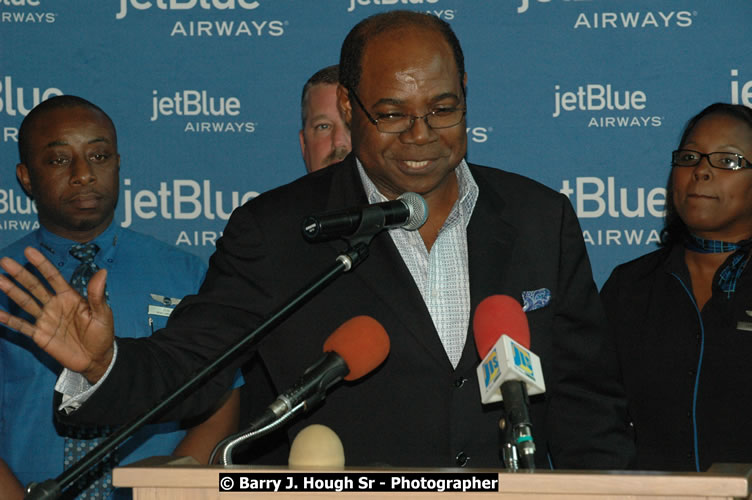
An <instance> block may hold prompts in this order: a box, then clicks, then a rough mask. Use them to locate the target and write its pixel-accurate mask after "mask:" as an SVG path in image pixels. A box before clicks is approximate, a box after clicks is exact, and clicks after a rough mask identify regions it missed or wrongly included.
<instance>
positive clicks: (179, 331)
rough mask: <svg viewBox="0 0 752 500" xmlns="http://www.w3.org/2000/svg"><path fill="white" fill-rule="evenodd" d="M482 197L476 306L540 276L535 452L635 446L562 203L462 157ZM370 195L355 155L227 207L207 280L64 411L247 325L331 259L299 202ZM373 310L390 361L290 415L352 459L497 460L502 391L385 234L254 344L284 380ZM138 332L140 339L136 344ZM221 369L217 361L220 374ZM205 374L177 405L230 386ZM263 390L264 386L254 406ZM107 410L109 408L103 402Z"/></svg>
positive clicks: (560, 456)
mask: <svg viewBox="0 0 752 500" xmlns="http://www.w3.org/2000/svg"><path fill="white" fill-rule="evenodd" d="M471 172H472V175H473V177H474V178H475V180H476V182H477V184H478V186H479V198H478V201H477V204H476V207H475V210H474V212H473V215H472V219H471V222H470V224H469V227H468V251H469V268H470V288H471V301H472V307H473V310H474V309H475V307H476V306H477V304H478V303H479V302H480V301H481V300H482V299H484V298H485V297H487V296H489V295H493V294H508V295H511V296H512V297H515V298H518V299H519V298H520V296H521V293H522V292H523V291H525V290H535V289H539V288H548V289H549V290H551V295H552V299H551V302H550V303H549V305H548V306H547V307H544V308H541V309H539V310H536V311H533V312H530V313H528V319H529V323H530V328H531V350H532V351H533V352H535V353H536V354H538V355H539V356H540V358H541V360H542V364H543V373H544V376H545V380H546V384H547V393H546V394H545V395H542V396H534V397H532V398H531V399H532V401H531V406H532V408H531V412H532V419H533V425H534V428H533V433H534V437H535V441H536V445H537V447H538V452H537V454H536V457H537V462H538V464H539V465H540V466H543V465H545V466H547V465H548V457H547V454H550V459H551V460H552V461H553V463H554V465H555V466H557V467H559V468H561V467H567V468H575V467H577V468H581V467H596V468H597V467H600V468H621V467H625V466H626V465H627V463H628V460H629V459H630V456H631V453H632V445H631V442H630V440H629V439H628V436H627V433H626V418H625V417H624V404H623V399H622V397H621V396H622V393H621V388H620V386H619V385H618V384H617V383H616V382H615V381H616V374H615V373H614V370H613V368H614V367H615V366H616V364H615V363H611V360H612V359H613V356H614V351H613V349H612V348H611V346H610V345H608V344H606V337H605V335H604V328H605V326H604V325H605V319H604V315H603V312H602V309H601V305H600V302H599V298H598V294H597V291H596V287H595V285H594V283H593V280H592V277H591V271H590V265H589V261H588V258H587V254H586V251H585V245H584V242H583V239H582V235H581V231H580V228H579V225H578V223H577V219H576V217H575V214H574V212H573V210H572V208H571V206H570V204H569V201H568V200H567V199H566V198H565V197H564V196H562V195H560V194H557V193H555V192H553V191H551V190H550V189H548V188H546V187H544V186H542V185H540V184H538V183H536V182H534V181H531V180H529V179H527V178H524V177H522V176H518V175H515V174H510V173H506V172H503V171H500V170H497V169H490V168H486V167H479V166H471ZM365 203H367V201H366V198H365V194H364V191H363V188H362V185H361V182H360V179H359V177H358V173H357V169H356V167H355V162H354V158H353V157H352V156H350V157H348V158H347V159H346V160H345V161H344V162H342V163H340V164H338V165H335V166H332V167H329V168H327V169H324V170H322V171H320V172H316V173H314V174H311V175H308V176H305V177H303V178H301V179H299V180H297V181H295V182H293V183H291V184H288V185H286V186H282V187H280V188H278V189H275V190H273V191H270V192H268V193H265V194H262V195H261V196H259V197H258V198H256V199H255V200H253V201H251V202H249V203H247V204H246V205H244V206H243V207H240V208H239V209H237V210H236V211H235V213H234V214H233V215H232V217H231V220H230V222H229V224H228V226H227V228H226V230H225V232H224V235H223V237H222V239H221V240H219V241H218V243H217V252H216V253H215V254H214V255H213V256H212V258H211V261H210V269H209V272H208V274H207V278H206V281H205V282H204V284H203V285H202V287H201V291H200V293H199V294H198V295H197V296H194V297H191V298H188V299H185V300H183V302H182V303H181V304H180V307H179V308H178V309H177V310H176V311H175V313H173V316H172V317H171V318H170V322H169V325H168V327H167V328H166V329H165V330H163V331H162V332H161V333H158V334H157V335H155V336H152V337H151V338H150V339H148V340H146V341H140V342H133V341H131V340H128V339H119V340H118V345H119V353H118V360H117V363H116V364H115V366H114V369H113V371H112V373H111V374H110V376H109V378H108V379H107V381H106V382H105V384H104V385H103V387H102V388H101V389H100V390H99V391H98V392H97V393H96V394H95V396H94V397H93V398H92V399H91V400H90V401H89V402H88V403H87V404H85V405H84V406H83V407H82V408H81V409H80V410H78V411H77V412H75V413H73V414H72V416H73V418H75V419H76V420H79V421H87V420H102V419H105V420H113V419H118V420H121V419H123V418H126V417H127V416H128V415H129V414H133V412H134V411H135V409H136V408H141V407H143V406H145V405H146V404H147V402H149V401H152V400H154V399H155V398H156V397H157V396H158V395H159V394H161V393H162V392H163V391H164V389H165V388H166V387H170V386H174V385H176V384H177V383H178V382H179V381H180V379H182V378H184V376H185V374H186V373H187V372H189V371H190V370H192V369H195V368H196V367H197V366H199V365H201V364H202V363H205V362H206V360H207V359H210V358H212V357H213V356H215V355H216V353H217V352H218V350H219V349H221V348H223V347H224V346H225V345H226V344H227V343H228V342H230V341H231V340H233V339H235V338H237V337H238V336H239V335H240V333H241V332H243V331H246V330H247V329H248V328H249V327H252V326H255V325H257V324H259V322H260V320H261V319H262V318H263V317H264V316H265V315H267V314H268V313H269V312H270V311H272V310H275V309H276V308H278V307H280V306H281V305H282V304H284V303H285V301H286V299H287V298H288V297H290V296H291V295H292V294H293V292H295V291H297V290H298V289H299V288H301V286H302V285H303V284H305V283H307V282H309V281H310V280H312V279H313V278H314V277H315V276H317V275H319V274H320V273H321V272H322V271H323V270H325V269H328V268H330V267H331V266H332V265H333V263H334V259H335V257H336V256H337V255H338V253H339V252H340V251H341V250H342V249H343V248H344V244H343V242H341V241H337V242H327V243H318V244H309V243H307V242H305V241H304V240H303V238H302V236H301V229H300V227H301V221H302V219H303V217H304V216H306V215H309V214H312V213H319V212H323V211H326V210H331V209H338V208H344V207H350V206H357V205H362V204H365ZM363 314H365V315H369V316H372V317H374V318H375V319H377V320H378V321H379V322H381V323H382V324H383V325H384V327H385V329H386V331H387V333H388V334H389V336H390V340H391V351H390V354H389V357H388V358H387V360H386V362H385V363H384V364H383V365H382V366H381V367H379V368H378V369H377V370H375V371H374V372H372V373H371V374H370V375H368V376H366V377H365V378H364V379H361V380H358V381H355V382H352V383H345V384H343V385H342V386H340V387H338V388H336V389H335V390H333V391H331V392H330V394H329V395H328V396H327V398H326V401H325V402H324V404H323V405H322V406H320V407H319V408H317V409H316V410H315V411H313V412H312V413H309V414H308V415H307V416H306V418H304V419H302V420H301V421H299V422H298V423H297V424H296V425H295V426H294V428H293V429H292V430H291V433H290V434H291V435H294V433H295V432H297V431H298V430H299V429H300V428H302V427H303V426H305V425H308V424H311V423H322V424H325V425H328V426H329V427H331V428H332V429H333V430H334V431H335V432H336V433H337V434H338V435H339V436H340V438H341V439H342V441H343V444H344V449H345V454H346V459H347V463H348V464H349V465H367V464H374V463H383V464H390V465H394V466H456V465H464V464H466V465H468V466H473V467H501V466H502V464H501V461H500V459H499V442H498V434H499V431H498V420H499V417H500V416H501V415H502V409H503V405H502V404H500V403H497V404H495V405H490V406H484V405H481V403H480V395H479V389H478V381H477V377H476V374H475V368H476V366H477V365H478V363H479V360H480V359H479V356H478V354H477V352H476V348H475V344H474V341H473V335H472V332H471V331H469V333H468V337H467V343H466V346H465V350H464V353H463V355H462V358H461V360H460V362H459V365H458V366H457V368H456V369H453V368H452V365H451V363H450V362H449V360H448V358H447V356H446V354H445V352H444V348H443V346H442V344H441V341H440V340H439V337H438V335H437V333H436V330H435V328H434V325H433V322H432V320H431V318H430V316H429V314H428V311H427V309H426V306H425V304H424V302H423V300H422V298H421V296H420V293H419V291H418V289H417V287H416V286H415V284H414V282H413V280H412V277H411V276H410V274H409V272H408V270H407V268H406V266H405V264H404V262H403V261H402V259H401V257H400V255H399V253H398V251H397V249H396V247H395V246H394V244H393V242H392V241H391V238H390V237H389V235H388V234H387V233H386V232H384V233H381V234H379V235H378V236H377V237H376V238H375V239H374V241H373V242H372V244H371V246H370V256H369V257H368V258H367V259H366V260H365V261H364V262H363V263H362V264H360V265H359V266H358V267H357V268H355V269H354V270H353V271H351V272H349V273H347V274H345V275H343V276H341V277H339V278H338V279H337V280H336V281H334V283H333V284H332V285H331V286H329V287H328V288H327V289H326V290H324V291H323V292H322V293H320V294H319V295H317V296H315V297H314V298H312V299H311V300H310V301H308V302H307V303H306V304H305V305H304V306H303V307H302V308H301V309H300V310H299V311H297V312H296V313H295V314H293V315H292V316H291V317H290V318H289V319H287V320H285V321H284V322H282V323H281V324H280V325H279V326H278V327H277V328H276V329H275V330H274V331H273V332H272V333H271V334H270V335H268V336H267V337H266V338H265V339H264V341H263V342H262V343H261V344H260V345H259V346H258V349H257V352H258V359H257V361H256V362H257V363H260V364H261V365H263V368H264V369H265V370H266V372H267V373H268V376H269V378H270V380H271V382H272V384H273V387H268V384H267V383H266V382H265V381H264V380H261V379H259V380H249V381H248V384H249V389H250V392H251V393H253V392H254V388H256V387H258V394H261V395H263V397H264V398H268V395H270V394H274V393H275V392H281V391H282V390H284V389H286V388H287V387H289V386H290V385H292V384H293V383H294V381H295V380H296V379H297V378H298V377H299V375H300V374H301V372H302V371H303V370H304V369H305V368H306V367H308V366H310V365H311V364H312V363H314V362H315V361H316V360H317V359H318V358H319V357H320V356H321V349H322V345H323V342H324V340H325V339H326V337H327V336H328V335H329V334H330V333H331V332H332V331H334V330H335V329H336V328H337V327H338V326H339V325H340V324H342V323H343V322H344V321H346V320H347V319H349V318H351V317H353V316H357V315H363ZM144 345H145V347H144ZM232 369H234V368H231V369H230V370H228V372H231V370H232ZM230 378H231V374H224V375H222V376H218V377H215V378H214V379H213V380H212V381H211V382H210V383H208V384H206V386H205V388H204V390H201V391H199V394H198V395H197V396H196V397H194V398H192V399H191V400H189V401H187V402H186V403H185V404H183V405H182V406H181V407H180V408H178V409H177V410H176V411H175V412H173V415H176V414H180V415H185V414H186V413H195V412H197V411H199V410H202V409H205V408H206V407H207V405H208V404H209V402H210V401H211V400H212V399H213V398H214V397H216V395H217V394H220V393H221V391H222V390H223V389H225V388H226V386H227V385H229V379H230ZM269 402H271V400H267V399H263V400H262V401H261V404H262V405H264V404H268V403H269ZM113 408H116V409H117V410H116V412H113V411H112V410H113Z"/></svg>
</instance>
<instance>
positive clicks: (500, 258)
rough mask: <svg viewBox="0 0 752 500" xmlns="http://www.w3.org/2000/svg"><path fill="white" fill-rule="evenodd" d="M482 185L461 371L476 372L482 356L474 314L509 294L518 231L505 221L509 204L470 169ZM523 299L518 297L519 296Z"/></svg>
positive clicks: (471, 247)
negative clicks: (493, 299)
mask: <svg viewBox="0 0 752 500" xmlns="http://www.w3.org/2000/svg"><path fill="white" fill-rule="evenodd" d="M470 171H471V173H472V174H473V178H474V179H475V182H476V183H477V184H478V201H477V202H476V204H475V209H474V210H473V216H472V218H471V219H470V224H469V225H468V228H467V251H468V261H469V262H468V267H469V274H470V324H469V325H468V336H467V342H466V343H465V349H464V351H463V353H462V358H461V359H460V364H459V365H458V367H457V369H458V370H462V369H466V368H472V369H473V370H474V369H475V366H477V364H478V354H477V352H476V347H475V338H474V335H473V314H474V313H475V309H476V308H477V307H478V304H479V303H480V302H481V301H482V300H483V299H485V298H486V297H488V296H491V295H497V294H502V293H505V290H504V288H505V286H506V284H507V281H508V279H509V265H508V263H509V262H511V256H512V252H513V250H514V245H515V241H516V239H517V230H516V229H515V228H514V226H512V225H511V224H510V223H509V222H507V221H506V220H505V210H504V208H505V205H506V201H505V200H504V199H502V198H501V197H500V196H499V195H498V193H497V192H496V191H495V190H494V189H493V186H491V185H490V184H488V183H487V182H486V181H485V178H484V177H483V175H482V171H480V170H479V169H477V168H474V167H473V166H472V165H471V166H470ZM515 298H517V299H519V298H518V297H515Z"/></svg>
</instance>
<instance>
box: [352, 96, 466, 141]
mask: <svg viewBox="0 0 752 500" xmlns="http://www.w3.org/2000/svg"><path fill="white" fill-rule="evenodd" d="M349 92H350V95H352V96H353V97H354V98H355V102H357V103H358V106H360V109H362V110H363V113H365V115H366V118H368V121H370V122H371V123H373V124H374V125H376V128H377V129H379V132H383V133H385V134H401V133H402V132H406V131H408V130H410V129H411V128H413V125H414V124H415V121H416V120H424V121H425V122H426V125H428V126H429V127H430V128H431V129H442V128H449V127H454V126H455V125H457V124H459V123H460V122H461V121H462V118H464V117H465V113H467V108H466V107H464V106H447V105H438V106H436V108H435V109H434V110H433V111H431V112H429V113H426V114H425V115H423V116H415V115H408V114H406V113H399V112H392V113H376V116H375V117H374V116H372V115H371V113H369V112H368V110H366V107H365V106H364V105H363V102H361V100H360V97H358V94H356V93H355V91H354V90H352V89H349Z"/></svg>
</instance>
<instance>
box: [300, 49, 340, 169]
mask: <svg viewBox="0 0 752 500" xmlns="http://www.w3.org/2000/svg"><path fill="white" fill-rule="evenodd" d="M338 68H339V67H338V66H337V65H336V64H335V65H333V66H327V67H326V68H323V69H321V70H319V71H317V72H316V73H314V74H313V76H311V78H309V79H308V81H307V82H306V84H305V85H304V86H303V95H302V97H301V99H300V112H301V115H302V116H301V117H302V119H303V128H302V129H300V133H299V135H300V150H301V152H302V153H303V161H305V165H306V170H308V171H309V172H313V171H314V170H319V169H321V168H324V167H328V166H329V165H331V164H333V163H337V162H339V161H341V160H342V159H343V158H344V157H345V156H347V153H349V152H350V149H351V146H350V129H349V127H348V126H347V125H346V124H345V122H344V121H343V120H342V116H341V115H340V113H339V110H338V109H337V84H338V83H339V69H338Z"/></svg>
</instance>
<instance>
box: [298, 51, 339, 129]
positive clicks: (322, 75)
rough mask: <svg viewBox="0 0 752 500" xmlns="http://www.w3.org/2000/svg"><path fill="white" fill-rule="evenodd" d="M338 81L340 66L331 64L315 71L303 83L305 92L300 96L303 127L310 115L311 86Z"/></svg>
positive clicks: (334, 83)
mask: <svg viewBox="0 0 752 500" xmlns="http://www.w3.org/2000/svg"><path fill="white" fill-rule="evenodd" d="M338 83H339V66H338V65H336V64H332V65H331V66H327V67H326V68H321V69H320V70H318V71H317V72H315V73H314V74H313V75H312V76H311V78H309V79H308V81H307V82H306V83H305V85H303V93H302V95H301V96H300V117H301V120H302V122H303V125H302V126H303V127H305V123H306V119H308V116H307V115H306V104H308V93H309V92H310V90H311V87H313V86H314V85H320V84H329V85H336V84H338Z"/></svg>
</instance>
